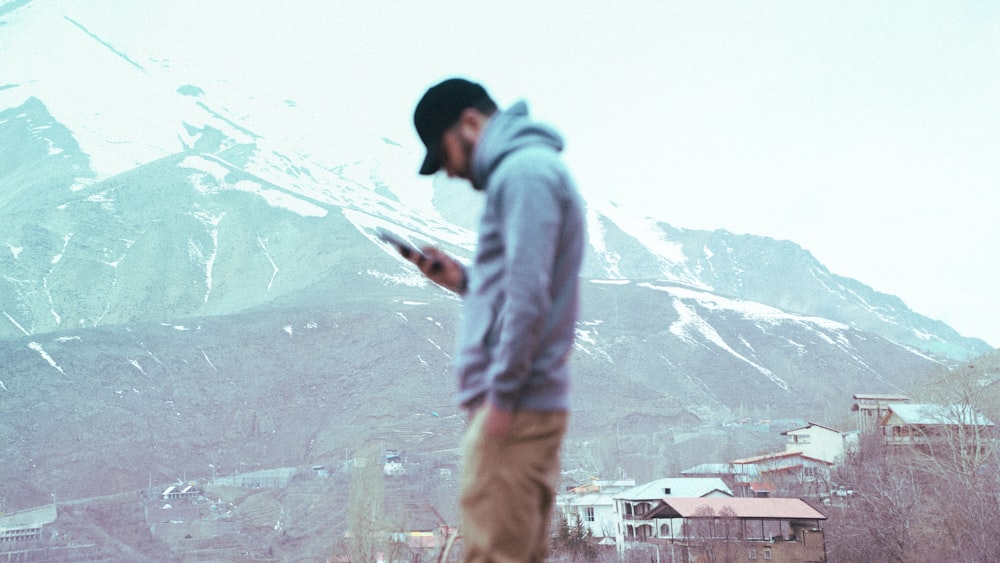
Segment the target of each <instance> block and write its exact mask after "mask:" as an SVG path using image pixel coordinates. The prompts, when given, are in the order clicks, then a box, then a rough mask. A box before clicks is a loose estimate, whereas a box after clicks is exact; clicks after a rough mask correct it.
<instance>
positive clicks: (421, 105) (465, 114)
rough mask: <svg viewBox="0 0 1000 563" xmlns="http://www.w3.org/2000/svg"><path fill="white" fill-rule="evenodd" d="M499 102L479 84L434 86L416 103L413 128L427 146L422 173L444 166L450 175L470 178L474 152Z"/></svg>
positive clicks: (456, 82) (457, 81)
mask: <svg viewBox="0 0 1000 563" xmlns="http://www.w3.org/2000/svg"><path fill="white" fill-rule="evenodd" d="M496 110H497V105H496V103H495V102H494V101H493V100H492V99H491V98H490V96H489V94H488V93H487V92H486V89H484V88H483V87H482V86H480V85H479V84H476V83H475V82H469V81H468V80H464V79H462V78H450V79H448V80H445V81H444V82H441V83H439V84H437V85H435V86H433V87H431V88H430V89H429V90H427V92H425V93H424V96H423V97H422V98H421V99H420V102H418V103H417V108H416V109H415V110H414V112H413V125H414V126H416V128H417V134H418V135H420V140H421V141H423V143H424V146H426V147H427V156H426V157H425V158H424V162H423V164H422V165H421V166H420V173H421V174H425V175H427V174H434V173H435V172H437V171H438V170H439V169H441V167H442V166H443V167H444V168H445V170H446V171H447V172H448V175H449V176H458V177H460V178H469V166H470V164H471V162H470V161H471V158H472V149H473V148H474V147H475V143H476V141H477V140H478V139H479V134H480V133H481V132H482V129H483V128H484V127H485V123H486V121H488V118H489V116H491V115H492V114H493V113H494V112H496Z"/></svg>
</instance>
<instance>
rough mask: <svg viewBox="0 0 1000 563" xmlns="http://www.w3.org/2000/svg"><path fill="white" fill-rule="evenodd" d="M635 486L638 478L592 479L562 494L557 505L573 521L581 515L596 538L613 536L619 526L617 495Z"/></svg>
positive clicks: (557, 499) (581, 518) (585, 524)
mask: <svg viewBox="0 0 1000 563" xmlns="http://www.w3.org/2000/svg"><path fill="white" fill-rule="evenodd" d="M634 486H635V479H619V480H604V479H592V480H591V481H590V483H587V484H584V485H580V486H577V487H573V488H571V489H569V490H568V491H566V492H564V493H561V494H559V495H558V496H557V498H556V506H558V507H559V510H560V511H562V514H563V516H564V517H565V518H566V519H567V520H568V521H569V523H570V524H573V523H574V522H575V521H576V520H575V519H576V517H577V516H579V517H580V521H581V522H583V525H584V526H586V527H587V528H589V529H590V531H591V533H592V534H594V537H595V538H599V540H603V539H605V538H613V537H614V536H615V529H616V527H617V518H616V516H615V495H616V494H618V493H621V492H622V491H625V490H628V489H631V488H632V487H634Z"/></svg>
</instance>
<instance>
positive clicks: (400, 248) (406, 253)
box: [378, 228, 424, 260]
mask: <svg viewBox="0 0 1000 563" xmlns="http://www.w3.org/2000/svg"><path fill="white" fill-rule="evenodd" d="M378 237H379V238H380V239H382V240H384V241H385V242H387V243H389V244H391V245H392V246H393V247H394V248H395V249H396V251H397V252H399V253H400V254H401V255H402V256H403V258H406V259H407V260H409V259H410V258H411V257H412V256H423V254H424V253H423V252H420V251H419V250H417V248H416V247H415V246H413V245H412V244H410V243H408V242H406V241H404V240H403V239H401V238H399V237H398V236H396V235H395V234H393V233H392V232H390V231H387V230H385V229H382V228H379V229H378Z"/></svg>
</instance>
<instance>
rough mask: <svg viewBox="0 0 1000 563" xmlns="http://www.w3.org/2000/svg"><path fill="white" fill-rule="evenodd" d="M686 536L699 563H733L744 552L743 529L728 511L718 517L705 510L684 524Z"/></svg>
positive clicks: (732, 513)
mask: <svg viewBox="0 0 1000 563" xmlns="http://www.w3.org/2000/svg"><path fill="white" fill-rule="evenodd" d="M684 535H685V537H686V538H687V543H688V546H689V547H690V549H691V551H692V553H691V555H694V556H695V557H696V558H697V560H699V561H705V563H732V562H734V561H737V560H741V559H739V558H738V554H741V553H742V551H743V541H744V534H743V526H742V523H741V521H740V519H739V518H737V517H736V513H735V512H733V510H732V509H731V508H729V507H726V508H723V509H722V510H720V511H719V513H718V514H716V513H715V511H714V510H712V509H711V508H709V507H707V506H705V507H701V508H699V509H698V510H696V511H695V514H694V517H693V518H690V519H688V520H686V521H685V523H684Z"/></svg>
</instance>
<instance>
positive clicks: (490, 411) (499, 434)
mask: <svg viewBox="0 0 1000 563" xmlns="http://www.w3.org/2000/svg"><path fill="white" fill-rule="evenodd" d="M513 423H514V413H513V412H511V411H505V410H501V409H499V408H497V407H496V406H495V405H493V404H492V403H489V404H487V405H486V420H485V421H483V431H484V432H485V433H486V435H487V436H489V437H490V438H503V437H505V436H506V435H507V433H508V432H510V427H511V426H512V425H513Z"/></svg>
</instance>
